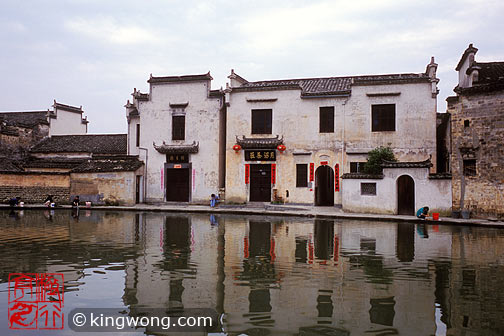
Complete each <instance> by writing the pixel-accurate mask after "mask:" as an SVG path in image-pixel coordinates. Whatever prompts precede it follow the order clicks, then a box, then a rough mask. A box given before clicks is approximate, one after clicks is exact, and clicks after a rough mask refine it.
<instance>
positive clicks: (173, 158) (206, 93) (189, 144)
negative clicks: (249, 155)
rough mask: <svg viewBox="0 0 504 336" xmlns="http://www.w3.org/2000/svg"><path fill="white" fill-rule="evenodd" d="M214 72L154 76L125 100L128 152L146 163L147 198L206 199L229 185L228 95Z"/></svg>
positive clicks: (145, 183) (157, 200) (193, 200)
mask: <svg viewBox="0 0 504 336" xmlns="http://www.w3.org/2000/svg"><path fill="white" fill-rule="evenodd" d="M211 80H212V77H211V76H210V73H207V74H203V75H189V76H171V77H152V75H151V77H150V79H149V80H148V83H149V84H150V86H149V93H141V92H140V91H137V90H136V89H135V90H134V92H133V94H132V95H133V102H132V103H130V102H129V101H128V103H127V104H126V114H127V118H128V154H130V155H139V156H140V158H141V159H142V160H143V161H144V163H145V169H146V171H145V174H144V183H143V185H145V186H146V187H145V188H142V189H143V191H142V194H143V197H142V200H143V201H147V202H162V201H179V202H191V203H206V202H208V200H209V198H210V195H211V194H217V193H218V192H219V187H222V186H223V185H224V151H223V147H222V146H223V145H224V128H225V125H224V123H225V118H224V117H225V116H224V109H223V98H224V97H223V95H222V94H221V93H220V92H219V91H218V90H211V89H210V85H211Z"/></svg>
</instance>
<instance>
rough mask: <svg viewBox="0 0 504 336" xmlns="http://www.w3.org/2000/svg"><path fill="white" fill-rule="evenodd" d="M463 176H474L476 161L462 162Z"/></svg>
mask: <svg viewBox="0 0 504 336" xmlns="http://www.w3.org/2000/svg"><path fill="white" fill-rule="evenodd" d="M464 175H465V176H476V160H474V159H468V160H464Z"/></svg>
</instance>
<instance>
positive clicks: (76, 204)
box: [72, 195, 80, 208]
mask: <svg viewBox="0 0 504 336" xmlns="http://www.w3.org/2000/svg"><path fill="white" fill-rule="evenodd" d="M79 203H80V199H79V195H76V196H75V197H74V199H73V201H72V207H77V208H78V207H79Z"/></svg>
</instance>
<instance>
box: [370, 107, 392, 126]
mask: <svg viewBox="0 0 504 336" xmlns="http://www.w3.org/2000/svg"><path fill="white" fill-rule="evenodd" d="M371 117H372V126H371V131H373V132H383V131H395V104H379V105H371Z"/></svg>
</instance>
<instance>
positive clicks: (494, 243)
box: [446, 227, 504, 335]
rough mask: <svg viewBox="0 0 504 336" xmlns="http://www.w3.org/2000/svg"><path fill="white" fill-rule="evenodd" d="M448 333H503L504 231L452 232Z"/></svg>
mask: <svg viewBox="0 0 504 336" xmlns="http://www.w3.org/2000/svg"><path fill="white" fill-rule="evenodd" d="M452 239H453V243H452V255H453V257H454V261H453V265H452V269H451V274H450V277H449V287H450V297H449V298H448V300H449V302H450V306H449V307H447V308H449V309H450V310H449V311H448V314H447V316H446V317H447V319H448V321H449V323H447V324H448V330H447V334H448V335H504V320H503V319H502V317H503V316H504V306H503V304H502V303H503V302H504V277H503V275H504V259H503V258H502V256H503V255H504V232H503V231H499V230H482V229H481V228H468V227H464V228H461V229H460V231H458V232H454V233H453V236H452Z"/></svg>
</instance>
